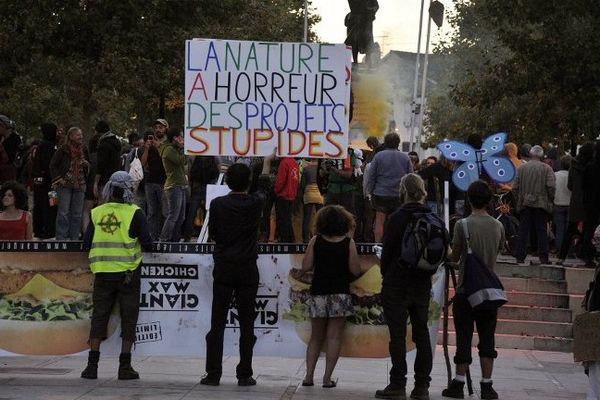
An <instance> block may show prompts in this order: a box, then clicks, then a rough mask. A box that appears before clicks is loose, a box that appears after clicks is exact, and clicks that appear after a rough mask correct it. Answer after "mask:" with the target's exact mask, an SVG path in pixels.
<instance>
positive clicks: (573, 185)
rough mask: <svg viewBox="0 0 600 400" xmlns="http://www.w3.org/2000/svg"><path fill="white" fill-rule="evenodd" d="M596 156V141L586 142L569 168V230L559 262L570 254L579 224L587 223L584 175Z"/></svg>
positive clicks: (559, 255)
mask: <svg viewBox="0 0 600 400" xmlns="http://www.w3.org/2000/svg"><path fill="white" fill-rule="evenodd" d="M593 158H594V143H592V142H586V143H584V144H583V145H582V146H581V147H580V148H579V151H578V152H577V156H576V157H575V158H573V159H572V160H571V167H570V168H569V178H568V180H567V188H568V189H569V190H570V191H571V199H570V201H569V213H568V217H567V218H568V222H567V232H566V234H565V237H564V238H563V241H562V245H561V248H560V252H559V253H558V264H562V263H564V261H565V259H566V258H567V256H568V255H569V250H570V249H571V244H572V242H573V237H574V236H575V235H578V234H579V231H578V225H579V224H580V223H581V222H583V223H584V225H585V209H584V207H583V190H584V188H583V175H584V172H585V169H586V168H587V166H588V164H590V163H591V162H592V160H593Z"/></svg>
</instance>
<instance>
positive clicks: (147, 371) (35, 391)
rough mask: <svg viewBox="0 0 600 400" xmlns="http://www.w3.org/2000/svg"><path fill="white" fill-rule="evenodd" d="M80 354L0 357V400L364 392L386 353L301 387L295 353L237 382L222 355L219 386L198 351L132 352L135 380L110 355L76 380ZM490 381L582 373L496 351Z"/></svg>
mask: <svg viewBox="0 0 600 400" xmlns="http://www.w3.org/2000/svg"><path fill="white" fill-rule="evenodd" d="M474 351H475V349H474ZM450 353H451V354H453V353H454V348H451V349H450ZM474 354H476V352H475V353H474ZM85 361H86V360H85V359H84V358H82V357H2V358H0V400H6V399H23V400H34V399H47V400H75V399H81V400H84V399H86V400H87V399H136V400H137V399H160V400H171V399H173V400H175V399H230V400H233V399H259V400H262V399H296V400H302V399H306V400H308V399H325V398H327V399H370V398H373V394H374V392H375V390H376V389H378V388H382V387H384V386H385V385H386V383H387V371H388V369H389V367H390V363H389V359H349V358H344V359H340V362H339V364H338V366H337V368H336V371H335V376H336V377H338V379H339V380H338V387H337V388H334V389H323V388H321V386H320V385H316V386H314V387H310V388H307V387H302V386H299V384H300V381H301V379H302V377H303V373H304V361H303V360H301V359H290V358H264V357H259V358H256V359H255V362H254V370H255V374H256V377H257V380H258V385H257V386H255V387H251V388H243V387H239V386H237V381H236V380H235V365H236V362H237V360H236V358H235V357H228V358H226V360H225V363H224V374H225V375H224V376H223V378H222V380H221V386H219V387H207V386H203V385H200V384H199V383H198V381H199V377H200V375H201V373H202V371H203V365H204V360H203V359H198V358H169V357H134V364H135V368H136V369H137V370H138V371H139V372H140V373H141V376H142V379H140V380H139V381H119V380H117V379H116V367H117V365H118V358H115V357H106V358H104V359H102V360H101V362H100V368H99V377H100V378H99V379H98V380H97V381H88V380H84V379H81V378H79V373H80V371H81V369H82V368H83V367H84V364H85ZM322 367H323V359H321V360H319V365H318V370H317V374H316V376H319V374H321V373H322ZM473 371H474V373H473V375H474V376H473V378H474V383H475V385H474V386H475V389H476V392H475V395H474V396H472V397H470V398H472V399H479V395H478V393H479V378H480V372H479V366H478V365H473ZM445 385H446V368H445V364H444V358H443V354H442V348H441V347H439V346H438V349H437V354H436V357H435V361H434V369H433V382H432V386H431V398H432V399H443V398H442V396H441V394H440V393H441V390H442V388H444V387H445ZM494 387H495V388H496V390H497V391H498V392H499V394H500V399H507V400H508V399H514V400H523V399H527V400H537V399H539V400H542V399H544V400H548V399H569V400H576V399H585V395H584V393H585V391H586V376H585V375H584V374H583V370H582V368H581V366H579V365H577V364H574V363H573V357H572V354H566V353H552V352H539V351H529V350H499V358H498V360H497V362H496V368H495V371H494ZM409 389H410V388H409ZM467 398H468V397H467Z"/></svg>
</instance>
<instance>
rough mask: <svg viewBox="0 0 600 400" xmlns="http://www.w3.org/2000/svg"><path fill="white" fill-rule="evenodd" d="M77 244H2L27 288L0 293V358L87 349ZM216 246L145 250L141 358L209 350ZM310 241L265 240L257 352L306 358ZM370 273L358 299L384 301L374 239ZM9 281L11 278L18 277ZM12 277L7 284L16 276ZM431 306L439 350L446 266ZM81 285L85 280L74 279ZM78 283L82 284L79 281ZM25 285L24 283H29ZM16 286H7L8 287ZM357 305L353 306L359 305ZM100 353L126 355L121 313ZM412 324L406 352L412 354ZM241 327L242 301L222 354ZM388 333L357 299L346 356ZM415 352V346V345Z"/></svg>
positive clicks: (367, 265) (10, 267) (374, 351)
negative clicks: (305, 271)
mask: <svg viewBox="0 0 600 400" xmlns="http://www.w3.org/2000/svg"><path fill="white" fill-rule="evenodd" d="M80 246H81V243H79V242H0V273H2V274H5V275H2V276H3V277H8V276H10V277H13V278H14V280H15V281H16V282H21V283H20V284H16V283H15V284H14V285H8V286H10V288H9V287H3V291H2V292H0V293H2V294H0V356H8V355H22V354H27V355H62V354H79V353H81V354H85V352H86V351H87V349H88V345H87V335H88V334H89V327H90V313H91V288H92V286H91V285H92V281H93V276H92V274H91V273H90V271H89V268H88V267H87V253H86V252H83V251H81V249H80ZM213 247H214V245H213V244H200V243H158V244H156V247H155V251H154V252H152V253H144V260H143V263H142V264H141V265H140V267H139V268H140V272H141V277H142V286H141V295H140V314H139V318H138V324H137V339H136V348H135V351H136V354H140V355H164V356H196V357H204V356H205V354H206V341H205V336H206V334H207V333H208V331H209V329H210V320H211V318H210V316H211V303H212V270H213V259H212V254H211V253H212V251H213ZM305 247H306V246H305V245H303V244H259V248H258V250H259V258H258V260H257V262H258V268H259V273H260V284H259V289H258V295H257V298H256V303H255V308H256V319H255V327H254V329H255V335H256V336H257V342H256V346H255V351H254V354H256V355H258V356H273V357H275V356H280V357H300V358H302V357H304V356H305V352H306V343H307V341H308V339H309V337H310V320H309V318H308V314H307V309H306V305H305V303H303V302H302V301H297V300H298V299H301V297H299V292H300V291H304V292H305V293H304V294H305V295H307V294H308V286H306V285H303V284H301V283H299V282H297V281H295V280H294V279H292V278H291V275H290V270H291V269H292V268H300V267H301V264H302V258H303V257H304V251H305ZM357 249H358V252H359V255H360V263H361V270H362V271H363V272H364V273H363V275H362V276H361V277H360V278H359V279H358V280H357V281H355V283H354V285H355V287H357V288H359V290H358V291H357V292H356V293H357V294H356V296H364V295H373V296H374V297H373V298H374V299H377V298H379V296H378V294H379V292H380V291H381V275H380V273H379V260H378V258H377V257H376V256H375V255H374V254H373V250H372V245H370V244H358V245H357ZM11 279H12V278H11ZM11 279H8V280H6V281H5V282H9V283H10V282H11ZM432 279H433V281H432V282H433V287H432V299H431V302H430V309H429V323H428V325H429V332H430V338H431V343H432V347H433V348H434V349H435V343H436V341H437V335H438V326H439V317H440V310H441V307H442V303H443V290H444V287H443V285H444V270H443V268H441V269H440V270H439V271H438V272H437V273H436V274H435V275H434V276H433V277H432ZM77 282H79V283H77ZM76 283H77V284H76ZM23 285H24V286H23ZM9 289H10V290H9ZM355 304H356V303H355ZM113 314H114V315H113V317H112V318H111V321H110V326H109V332H108V334H109V337H108V339H107V340H106V341H105V342H103V344H102V353H103V354H119V352H120V340H121V339H120V332H121V329H120V326H119V325H120V321H119V317H118V311H116V310H115V312H114V313H113ZM410 333H411V330H410V329H408V334H409V336H408V338H407V350H409V351H413V350H414V343H413V342H412V340H411V337H410ZM238 337H239V324H238V315H237V311H236V309H235V304H232V307H231V309H230V310H229V313H228V316H227V326H226V332H225V346H224V353H225V354H227V355H237V354H238V352H239V347H238ZM388 346H389V332H388V328H387V326H386V325H385V322H384V320H383V316H382V315H381V305H380V304H379V303H378V302H377V301H376V302H375V303H373V304H370V305H368V306H359V305H355V315H353V316H351V317H348V323H347V324H346V329H345V333H344V337H343V339H342V351H341V355H342V356H345V357H368V358H372V357H387V356H388V355H389V353H388ZM413 355H414V351H413Z"/></svg>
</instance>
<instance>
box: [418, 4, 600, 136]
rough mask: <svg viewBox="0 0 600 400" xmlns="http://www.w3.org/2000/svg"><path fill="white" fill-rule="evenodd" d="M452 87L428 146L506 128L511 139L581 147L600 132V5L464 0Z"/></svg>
mask: <svg viewBox="0 0 600 400" xmlns="http://www.w3.org/2000/svg"><path fill="white" fill-rule="evenodd" d="M449 22H450V24H451V25H452V26H453V28H454V33H453V34H452V35H451V36H450V37H449V38H448V39H447V40H446V41H444V42H442V43H441V44H440V45H439V46H438V48H437V49H436V51H437V52H439V53H441V54H443V55H444V56H445V57H443V58H444V59H445V61H444V62H445V63H446V68H447V71H448V74H447V76H446V78H445V79H446V81H445V82H443V84H444V85H445V87H446V90H445V91H443V92H442V93H440V94H438V95H437V96H434V97H432V98H431V99H430V100H429V104H428V114H427V126H428V129H429V131H430V132H431V134H430V137H429V141H430V143H435V142H438V141H440V140H442V139H443V138H447V137H452V138H461V139H464V138H465V137H466V136H467V135H469V134H471V133H479V134H482V135H484V136H486V135H488V134H490V133H494V132H498V131H505V132H508V133H509V135H510V139H511V140H512V141H517V142H525V141H528V142H533V143H544V142H553V143H564V142H567V141H569V142H570V141H571V140H572V141H573V143H577V142H581V141H583V140H585V139H586V138H587V139H589V138H593V137H596V136H597V135H598V132H599V129H600V113H598V110H600V37H599V36H598V32H600V30H599V28H600V7H597V5H594V4H593V3H591V2H589V1H586V0H568V1H548V0H458V1H457V2H456V8H455V12H454V14H453V15H452V16H451V18H450V21H449Z"/></svg>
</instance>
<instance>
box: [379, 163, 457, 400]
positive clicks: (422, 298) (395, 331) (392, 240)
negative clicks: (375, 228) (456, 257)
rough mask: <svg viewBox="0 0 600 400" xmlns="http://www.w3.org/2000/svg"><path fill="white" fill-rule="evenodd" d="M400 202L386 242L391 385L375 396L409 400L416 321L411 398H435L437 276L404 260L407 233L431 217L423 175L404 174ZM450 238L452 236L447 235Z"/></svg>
mask: <svg viewBox="0 0 600 400" xmlns="http://www.w3.org/2000/svg"><path fill="white" fill-rule="evenodd" d="M399 187H400V193H399V198H400V201H401V202H402V206H401V207H400V208H399V209H398V210H397V211H395V212H394V213H393V214H392V215H391V216H390V218H389V220H388V222H387V224H386V227H385V234H384V237H383V250H382V254H381V275H382V276H383V287H382V290H381V301H382V305H383V313H384V316H385V320H386V323H387V325H388V328H389V331H390V356H391V358H392V368H391V369H390V383H389V385H387V386H386V387H385V388H384V389H382V390H377V391H376V392H375V397H376V398H379V399H396V398H400V399H405V398H406V373H407V367H406V327H407V324H406V323H407V318H408V317H409V316H410V322H411V327H412V340H413V342H414V343H415V345H416V348H417V356H416V358H415V366H414V371H415V386H414V389H413V390H412V392H411V394H410V398H411V399H429V382H431V377H430V375H431V368H432V365H433V354H432V351H431V342H430V339H429V329H428V328H427V320H428V310H429V300H430V297H431V294H430V293H431V273H429V272H427V271H423V270H419V269H417V268H416V267H411V266H409V265H406V264H405V262H404V261H402V259H401V257H402V246H401V243H402V241H403V238H404V234H405V230H406V229H407V226H408V225H409V224H410V221H411V220H413V219H414V218H416V217H415V215H416V214H430V213H431V212H432V211H431V209H430V208H429V207H428V206H427V205H426V204H425V201H426V198H427V191H426V190H425V183H424V182H423V179H421V177H420V176H419V175H417V174H414V173H409V174H407V175H404V176H403V177H402V179H401V181H400V185H399ZM445 235H446V236H447V233H446V234H445Z"/></svg>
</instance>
